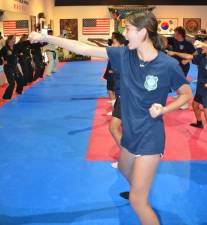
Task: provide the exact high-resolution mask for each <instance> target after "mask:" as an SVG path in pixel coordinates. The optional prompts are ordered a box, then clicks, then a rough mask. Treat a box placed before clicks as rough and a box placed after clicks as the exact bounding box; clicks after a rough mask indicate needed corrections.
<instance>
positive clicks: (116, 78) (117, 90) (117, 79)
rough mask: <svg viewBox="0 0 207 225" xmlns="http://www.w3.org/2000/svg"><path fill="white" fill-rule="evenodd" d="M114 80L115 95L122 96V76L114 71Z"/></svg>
mask: <svg viewBox="0 0 207 225" xmlns="http://www.w3.org/2000/svg"><path fill="white" fill-rule="evenodd" d="M113 79H114V91H115V95H116V96H117V97H118V96H120V94H121V93H120V74H119V72H118V71H117V70H114V69H113Z"/></svg>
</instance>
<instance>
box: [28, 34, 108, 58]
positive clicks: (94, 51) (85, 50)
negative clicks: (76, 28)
mask: <svg viewBox="0 0 207 225" xmlns="http://www.w3.org/2000/svg"><path fill="white" fill-rule="evenodd" d="M29 39H30V40H31V42H48V43H50V44H54V45H57V46H59V47H61V48H64V49H67V50H69V51H71V52H74V53H76V54H79V55H85V56H93V57H101V58H106V59H108V56H107V51H106V48H102V47H96V46H91V45H87V44H84V43H82V42H80V41H76V40H70V39H65V38H61V37H55V36H51V35H45V34H40V33H36V32H32V33H31V34H30V35H29Z"/></svg>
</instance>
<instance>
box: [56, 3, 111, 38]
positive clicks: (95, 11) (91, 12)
mask: <svg viewBox="0 0 207 225" xmlns="http://www.w3.org/2000/svg"><path fill="white" fill-rule="evenodd" d="M109 17H110V14H109V12H108V7H107V6H84V7H81V6H72V7H55V8H54V34H55V35H60V19H78V39H79V40H81V41H86V40H87V38H94V37H100V38H105V39H107V38H108V37H109V36H108V35H99V36H97V35H95V36H94V35H87V36H86V35H82V19H83V18H109ZM110 24H111V25H110V26H111V27H110V32H111V33H112V32H113V30H114V24H113V20H111V23H110Z"/></svg>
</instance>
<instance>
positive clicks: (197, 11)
mask: <svg viewBox="0 0 207 225" xmlns="http://www.w3.org/2000/svg"><path fill="white" fill-rule="evenodd" d="M153 12H154V13H155V15H156V16H157V17H158V18H178V25H179V26H182V25H183V18H201V23H202V28H205V29H207V13H206V12H207V6H156V8H155V10H154V11H153ZM105 17H106V18H107V17H110V15H109V12H108V6H72V7H54V34H55V35H59V34H60V19H78V36H79V40H81V41H85V40H87V38H90V37H91V38H93V37H94V36H92V35H89V36H85V35H82V19H83V18H105ZM113 29H114V24H113V20H111V31H110V32H113ZM95 37H97V36H95ZM98 37H100V38H108V37H109V36H103V35H100V36H98Z"/></svg>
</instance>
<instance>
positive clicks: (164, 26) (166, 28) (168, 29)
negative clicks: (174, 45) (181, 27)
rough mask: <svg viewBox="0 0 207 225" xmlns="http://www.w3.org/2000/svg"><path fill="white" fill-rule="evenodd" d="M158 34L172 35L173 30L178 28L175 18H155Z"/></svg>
mask: <svg viewBox="0 0 207 225" xmlns="http://www.w3.org/2000/svg"><path fill="white" fill-rule="evenodd" d="M157 21H158V33H159V34H174V29H175V28H176V27H177V26H178V19H177V18H157Z"/></svg>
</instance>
